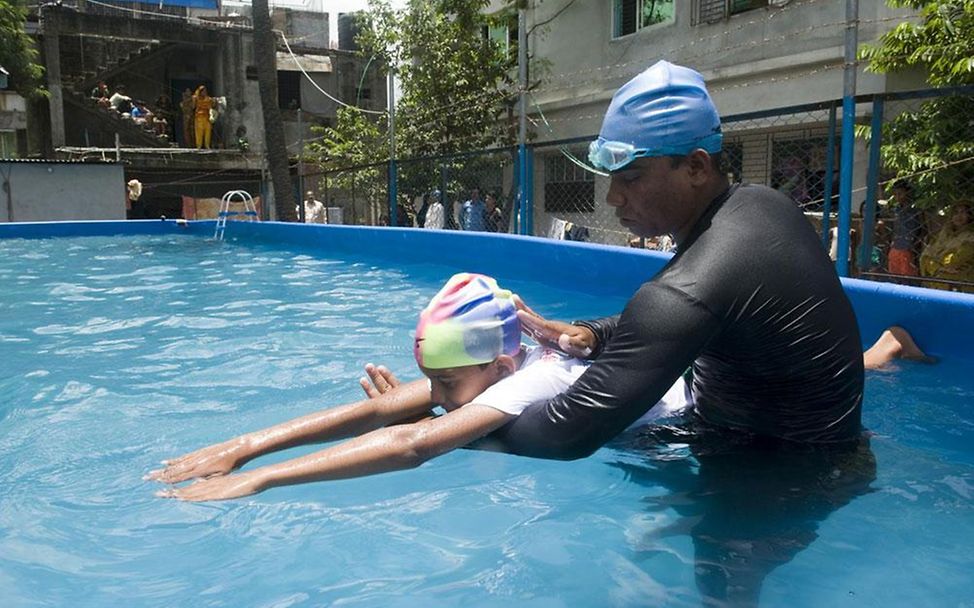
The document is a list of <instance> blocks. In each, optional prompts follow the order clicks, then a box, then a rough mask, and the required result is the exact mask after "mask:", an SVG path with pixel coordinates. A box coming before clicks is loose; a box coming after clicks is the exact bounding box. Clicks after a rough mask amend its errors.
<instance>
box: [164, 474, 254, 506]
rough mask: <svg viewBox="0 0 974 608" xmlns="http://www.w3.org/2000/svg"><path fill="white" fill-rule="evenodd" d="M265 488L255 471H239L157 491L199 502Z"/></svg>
mask: <svg viewBox="0 0 974 608" xmlns="http://www.w3.org/2000/svg"><path fill="white" fill-rule="evenodd" d="M263 489H264V486H263V485H262V484H261V481H260V477H259V476H258V475H256V474H254V472H247V473H238V474H236V475H223V476H221V477H211V478H209V479H200V480H199V481H197V482H195V483H192V484H190V485H188V486H185V487H182V488H167V489H165V490H160V491H158V492H156V496H159V497H160V498H176V499H179V500H188V501H193V502H199V501H203V500H227V499H230V498H240V497H241V496H249V495H251V494H256V493H257V492H260V491H261V490H263Z"/></svg>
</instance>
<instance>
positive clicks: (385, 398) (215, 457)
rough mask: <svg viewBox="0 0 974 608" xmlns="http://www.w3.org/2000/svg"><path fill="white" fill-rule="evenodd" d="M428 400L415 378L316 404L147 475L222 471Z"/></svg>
mask: <svg viewBox="0 0 974 608" xmlns="http://www.w3.org/2000/svg"><path fill="white" fill-rule="evenodd" d="M431 405H432V402H431V400H430V389H429V383H428V381H427V380H425V379H423V380H416V381H415V382H410V383H407V384H402V385H400V386H398V387H397V388H396V389H395V390H391V391H389V392H388V393H385V394H383V395H381V396H379V397H376V398H374V399H367V400H365V401H359V402H356V403H351V404H348V405H343V406H339V407H334V408H330V409H326V410H321V411H319V412H315V413H313V414H308V415H307V416H302V417H300V418H295V419H293V420H289V421H287V422H284V423H282V424H278V425H275V426H272V427H269V428H266V429H263V430H261V431H256V432H253V433H247V434H245V435H241V436H239V437H235V438H233V439H230V440H228V441H224V442H223V443H218V444H215V445H212V446H209V447H205V448H202V449H200V450H197V451H195V452H191V453H189V454H186V455H184V456H181V457H179V458H176V459H174V460H169V461H165V462H164V464H165V465H166V466H165V468H163V469H159V470H157V471H152V472H151V473H149V475H148V476H147V477H148V478H150V479H155V480H157V481H162V482H166V483H177V482H180V481H185V480H187V479H192V478H194V477H206V476H210V475H223V474H226V473H229V472H230V471H232V470H233V469H235V468H237V467H239V466H241V465H243V464H244V463H246V462H248V461H250V460H252V459H254V458H256V457H258V456H261V455H263V454H268V453H270V452H276V451H278V450H283V449H286V448H290V447H294V446H297V445H304V444H307V443H314V442H319V441H329V440H332V439H341V438H343V437H350V436H352V435H358V434H361V433H366V432H368V431H371V430H374V429H377V428H380V427H382V426H385V425H387V424H392V423H395V422H399V421H401V420H403V419H406V418H411V417H415V416H418V415H420V414H422V413H424V412H427V411H429V409H430V406H431Z"/></svg>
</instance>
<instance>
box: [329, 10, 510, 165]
mask: <svg viewBox="0 0 974 608" xmlns="http://www.w3.org/2000/svg"><path fill="white" fill-rule="evenodd" d="M488 4H489V3H488V1H487V0H410V1H409V2H408V4H407V6H406V8H405V10H394V9H393V8H392V7H391V5H390V4H389V1H388V0H370V3H369V10H368V11H366V12H365V13H363V15H362V16H361V17H360V21H359V25H360V34H359V36H358V38H357V42H358V44H359V46H360V48H361V49H362V50H361V53H362V54H363V55H364V56H366V57H373V58H375V59H376V60H378V61H379V63H380V64H381V65H384V66H386V69H388V70H391V71H392V72H393V73H394V74H395V76H396V79H397V80H398V84H399V87H400V89H401V93H402V94H401V98H400V99H398V100H397V104H396V122H395V124H396V143H397V145H396V155H397V156H398V157H400V158H402V157H410V156H425V155H431V154H449V153H454V152H458V151H465V150H472V149H477V148H484V147H489V146H493V145H497V144H499V143H511V142H512V141H513V136H514V131H513V129H511V128H510V127H509V126H508V125H505V123H504V121H503V118H504V116H505V115H506V114H508V113H509V110H510V108H511V107H512V104H513V102H514V100H515V99H516V90H515V87H514V81H513V78H514V77H515V74H516V66H517V52H516V49H515V48H508V45H507V44H506V40H499V39H498V38H497V37H495V36H485V35H484V32H485V31H490V28H495V29H497V30H500V29H501V28H502V27H504V26H509V25H510V22H509V20H510V16H511V15H512V14H513V13H510V12H503V11H502V12H501V13H499V14H495V15H486V14H484V13H483V11H484V9H486V8H487V6H488ZM512 46H513V45H512ZM361 120H366V119H364V117H363V118H362V119H359V120H356V121H350V120H347V117H346V120H344V121H339V124H337V125H336V127H335V129H333V130H332V131H333V132H332V134H331V135H332V137H331V138H330V139H331V141H333V142H338V141H342V142H350V141H352V140H354V139H355V138H356V137H357V136H358V133H357V132H355V131H347V130H345V129H346V128H348V127H351V128H358V127H360V126H362V122H361ZM376 126H377V128H378V129H379V130H380V132H381V131H385V132H386V133H387V132H388V131H387V129H388V127H387V125H385V124H377V125H376ZM326 141H327V140H326ZM353 148H354V146H339V147H337V148H335V149H334V150H330V151H328V153H327V154H326V155H325V156H326V157H327V158H329V159H336V158H339V157H340V154H341V153H342V152H344V151H351V150H352V149H353ZM368 156H369V157H370V158H371V159H372V160H376V159H379V158H385V159H388V151H387V150H386V149H381V147H380V148H378V149H375V150H373V151H372V154H369V155H368ZM354 159H355V156H354V155H353V156H351V157H349V158H348V159H347V160H348V161H350V162H346V163H345V164H354V162H355V161H354Z"/></svg>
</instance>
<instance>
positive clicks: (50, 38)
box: [43, 12, 65, 148]
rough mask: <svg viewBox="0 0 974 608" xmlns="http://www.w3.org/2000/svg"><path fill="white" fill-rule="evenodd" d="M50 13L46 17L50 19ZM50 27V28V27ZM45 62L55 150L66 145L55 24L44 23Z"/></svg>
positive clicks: (59, 57)
mask: <svg viewBox="0 0 974 608" xmlns="http://www.w3.org/2000/svg"><path fill="white" fill-rule="evenodd" d="M48 15H50V13H49V12H48V14H47V15H45V17H48ZM49 26H50V27H49ZM43 32H44V62H45V64H46V66H45V67H46V71H47V90H48V91H49V92H50V97H49V98H48V106H49V107H50V113H51V145H53V146H54V147H55V148H58V147H61V146H63V145H64V142H65V136H64V91H63V89H62V87H61V48H60V45H59V42H58V39H59V36H58V33H57V29H56V28H55V27H53V23H51V22H50V21H47V19H45V23H44V29H43Z"/></svg>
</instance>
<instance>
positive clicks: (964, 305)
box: [0, 220, 974, 360]
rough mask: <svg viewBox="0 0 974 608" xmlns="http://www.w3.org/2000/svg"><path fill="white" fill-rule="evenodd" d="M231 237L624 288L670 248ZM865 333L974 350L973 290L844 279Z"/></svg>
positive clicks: (75, 230) (435, 234)
mask: <svg viewBox="0 0 974 608" xmlns="http://www.w3.org/2000/svg"><path fill="white" fill-rule="evenodd" d="M213 228H214V222H213V221H202V222H188V223H185V224H184V223H177V222H175V221H173V220H166V221H161V220H143V221H127V222H42V223H40V222H39V223H14V224H3V223H0V238H46V237H54V236H112V235H136V234H147V235H150V234H151V235H159V234H183V235H193V236H203V237H212V235H213ZM226 235H227V238H228V239H236V238H240V239H243V240H251V239H254V240H259V241H265V242H274V243H280V244H282V245H285V246H292V247H308V248H316V249H321V250H322V251H327V252H334V253H341V254H347V255H349V256H355V257H361V256H367V257H372V258H375V259H379V260H389V261H390V263H396V262H409V263H436V264H440V265H449V266H452V267H454V268H455V269H456V270H468V271H472V272H483V273H488V274H493V275H495V276H497V277H498V278H501V279H513V278H516V279H519V280H529V281H537V282H540V283H543V284H547V285H551V286H553V287H559V288H562V289H567V290H574V291H581V292H585V293H590V294H596V295H599V294H605V295H606V296H611V297H616V298H618V297H625V296H628V295H630V294H632V293H633V292H634V291H635V290H636V289H637V288H638V287H639V285H640V284H642V283H643V282H644V281H646V280H647V279H649V278H650V277H651V276H652V275H653V274H654V273H656V272H657V271H658V270H659V269H660V268H661V267H662V266H663V264H665V263H666V260H667V259H668V257H667V256H666V255H664V254H658V253H654V252H649V251H642V250H636V249H624V248H619V247H603V246H599V245H590V244H586V243H571V242H564V241H552V240H547V239H540V238H534V237H518V236H509V235H487V234H477V233H463V232H456V231H432V230H415V229H403V228H364V227H356V226H325V225H302V224H285V223H278V222H262V223H247V222H230V223H228V224H227V233H226ZM844 284H845V288H846V292H847V293H848V294H849V297H850V299H851V300H852V304H853V306H854V307H855V309H856V315H857V317H858V319H859V326H860V328H861V330H862V338H863V341H864V342H866V343H870V342H872V341H873V340H875V339H876V338H877V337H878V336H879V333H880V332H881V331H882V330H883V328H885V327H888V326H890V325H902V326H903V327H906V328H907V329H908V330H910V331H911V332H912V333H913V334H914V336H915V337H916V339H917V342H918V344H919V345H920V347H921V348H923V349H925V350H927V351H928V352H929V353H930V354H933V355H937V356H940V357H954V358H960V359H965V360H970V359H974V348H972V347H971V345H972V344H974V295H965V294H956V293H949V292H943V291H935V290H929V289H920V288H914V287H904V286H899V285H889V284H884V283H873V282H868V281H858V280H855V279H848V280H845V281H844Z"/></svg>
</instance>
